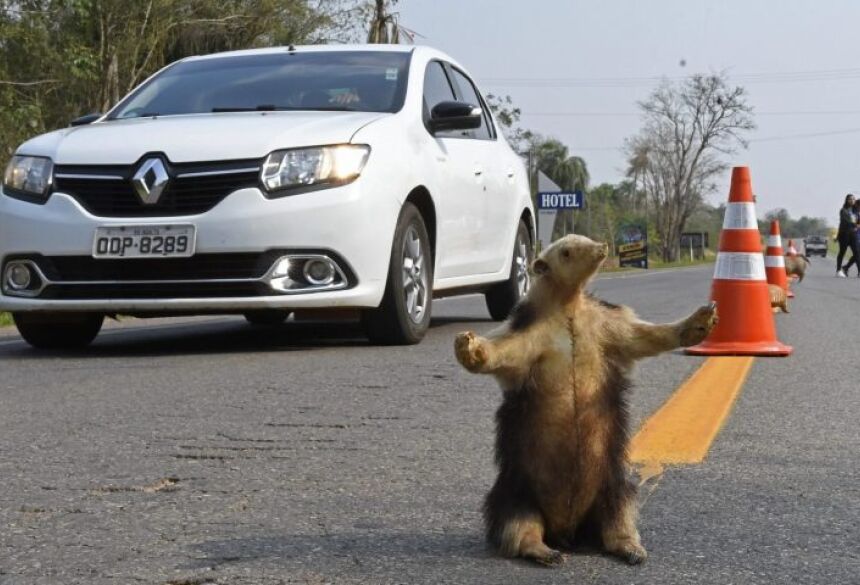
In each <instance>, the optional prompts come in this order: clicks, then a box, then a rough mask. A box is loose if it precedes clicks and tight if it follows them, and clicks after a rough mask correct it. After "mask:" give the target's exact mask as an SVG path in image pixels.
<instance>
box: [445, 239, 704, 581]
mask: <svg viewBox="0 0 860 585" xmlns="http://www.w3.org/2000/svg"><path fill="white" fill-rule="evenodd" d="M606 255H607V246H606V245H605V244H599V243H596V242H593V241H592V240H590V239H588V238H585V237H583V236H567V237H565V238H563V239H561V240H558V241H557V242H555V243H554V244H552V245H551V246H550V247H549V248H547V249H546V251H544V253H543V254H541V256H540V258H538V259H537V260H536V261H535V262H534V264H533V270H532V271H533V273H534V280H533V283H532V288H531V290H530V291H529V293H528V295H527V297H526V298H525V299H524V300H523V301H522V302H521V303H520V304H519V305H518V306H517V307H516V308H515V309H514V311H513V312H512V314H511V316H510V317H509V319H508V321H506V323H505V324H504V325H503V326H502V327H501V328H500V329H499V330H497V331H495V332H493V333H491V334H490V335H489V336H487V337H479V336H477V335H476V334H474V333H472V332H467V333H461V334H459V335H458V336H457V339H456V341H455V352H456V355H457V359H458V360H459V362H460V363H461V364H462V365H463V366H464V367H465V368H466V369H467V370H469V371H470V372H474V373H485V374H493V375H494V376H495V377H496V379H497V380H498V382H499V384H500V385H501V387H502V390H503V395H504V399H503V403H502V406H501V407H500V408H499V410H498V412H497V414H496V422H497V433H496V463H497V465H498V467H499V475H498V478H497V479H496V482H495V485H494V486H493V488H492V489H491V490H490V493H489V494H488V495H487V498H486V501H485V504H484V519H485V523H486V529H487V538H488V540H489V541H490V543H491V544H492V545H493V546H495V547H496V549H497V550H498V551H499V552H500V553H501V554H502V555H504V556H507V557H523V558H527V559H531V560H534V561H537V562H539V563H543V564H549V565H553V564H558V563H560V562H561V561H562V560H563V557H562V555H561V553H560V552H559V551H558V550H556V549H554V548H551V546H558V547H565V548H570V545H571V543H572V539H573V537H574V535H575V534H577V533H578V532H579V531H581V529H583V528H586V527H588V528H593V529H596V530H595V532H596V533H597V534H599V536H600V537H601V539H602V543H603V546H604V547H605V549H606V550H607V551H609V552H610V553H613V554H615V555H618V556H620V557H622V558H624V559H625V560H627V561H628V562H630V563H633V564H635V563H639V562H642V561H643V560H644V559H645V557H646V552H645V549H644V548H643V547H642V544H641V542H640V539H639V532H638V530H637V528H636V519H637V506H636V493H635V486H634V485H633V484H632V483H631V482H629V481H628V478H627V464H626V460H627V457H626V450H627V440H628V437H627V406H626V394H627V391H628V388H629V383H628V381H627V373H628V371H629V370H630V368H631V367H632V365H633V363H634V362H635V361H636V360H638V359H641V358H644V357H648V356H653V355H657V354H659V353H662V352H665V351H669V350H672V349H675V348H677V347H679V346H689V345H694V344H696V343H699V342H700V341H702V340H703V339H704V338H705V336H706V335H707V334H708V332H710V330H711V328H712V327H713V325H714V323H715V322H716V311H715V308H714V306H709V307H702V308H700V309H699V310H697V311H696V312H695V313H693V314H692V315H691V316H690V317H688V318H686V319H684V320H682V321H678V322H677V323H671V324H667V325H655V324H652V323H648V322H645V321H642V320H640V319H638V318H637V317H636V315H635V314H634V313H633V311H632V310H631V309H629V308H627V307H619V306H615V305H611V304H609V303H604V302H602V301H600V300H598V299H595V298H594V297H592V296H590V295H589V294H588V293H586V292H585V286H586V284H587V283H588V282H589V280H590V279H591V278H592V276H593V275H594V273H595V272H596V271H597V269H598V267H599V266H600V265H601V263H602V262H603V261H604V259H605V258H606Z"/></svg>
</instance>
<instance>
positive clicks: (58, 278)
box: [0, 249, 357, 300]
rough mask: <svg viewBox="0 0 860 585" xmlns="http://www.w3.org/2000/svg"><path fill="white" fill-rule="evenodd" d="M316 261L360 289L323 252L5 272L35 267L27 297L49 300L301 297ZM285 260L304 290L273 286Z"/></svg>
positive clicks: (77, 262)
mask: <svg viewBox="0 0 860 585" xmlns="http://www.w3.org/2000/svg"><path fill="white" fill-rule="evenodd" d="M317 256H322V257H326V258H330V259H331V261H332V262H334V263H335V265H336V266H337V267H338V270H340V274H341V277H342V279H343V280H344V287H342V288H349V287H352V286H355V285H356V283H357V279H356V277H355V273H354V272H353V271H352V270H351V269H350V267H349V266H348V265H347V264H346V262H345V261H344V260H343V258H342V257H341V256H339V255H338V254H337V253H336V252H333V251H329V250H318V249H289V250H287V249H273V250H266V251H263V252H236V253H232V252H231V253H218V254H196V255H194V256H191V257H189V258H123V259H95V258H92V257H90V256H43V255H41V254H13V255H10V256H8V257H7V258H6V262H5V263H4V265H3V266H2V267H0V268H2V270H0V273H2V272H3V271H4V270H5V267H6V265H7V264H8V263H9V262H15V261H18V262H24V263H29V264H32V265H35V267H36V268H37V269H38V270H37V271H36V272H37V276H38V277H39V278H38V281H39V283H40V285H42V286H43V288H40V289H39V290H38V291H35V294H29V295H26V296H29V297H32V298H39V299H48V300H110V299H197V298H238V297H260V296H273V295H279V294H284V293H289V292H291V291H295V292H301V290H299V289H300V288H301V286H307V287H308V288H311V287H310V284H309V283H307V281H306V280H305V279H304V276H303V269H302V267H303V259H307V258H310V257H317ZM284 257H288V258H290V265H289V268H288V271H287V273H286V274H287V280H288V281H291V282H293V283H298V284H299V285H301V286H299V287H298V288H291V291H288V290H284V289H283V288H277V287H273V286H272V285H271V280H272V279H270V278H269V272H270V270H271V269H272V267H273V266H275V265H276V263H279V261H280V260H281V259H283V258H284ZM276 280H277V279H276ZM5 294H9V291H6V292H5ZM20 296H23V295H20Z"/></svg>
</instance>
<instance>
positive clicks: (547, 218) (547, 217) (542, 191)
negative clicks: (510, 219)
mask: <svg viewBox="0 0 860 585" xmlns="http://www.w3.org/2000/svg"><path fill="white" fill-rule="evenodd" d="M584 207H585V195H584V194H583V192H582V191H562V190H561V189H560V188H559V186H558V185H556V184H555V183H553V182H552V180H551V179H550V178H549V177H547V176H546V175H545V174H543V173H542V172H540V171H538V194H537V214H538V245H539V246H540V248H539V250H545V249H546V247H547V246H549V245H550V243H552V229H553V227H554V226H555V218H556V215H558V212H559V211H564V210H567V209H583V208H584Z"/></svg>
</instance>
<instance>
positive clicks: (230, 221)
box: [0, 181, 397, 313]
mask: <svg viewBox="0 0 860 585" xmlns="http://www.w3.org/2000/svg"><path fill="white" fill-rule="evenodd" d="M361 189H362V187H361V182H360V181H359V182H356V183H353V184H351V185H347V186H344V187H339V188H334V189H329V190H324V191H317V192H311V193H305V194H299V195H292V196H288V197H284V198H280V199H272V200H270V199H266V198H265V197H263V195H262V193H260V192H259V190H257V189H255V188H248V189H241V190H239V191H236V192H234V193H232V194H231V195H230V196H228V197H227V198H226V199H224V200H223V201H222V202H221V203H219V204H218V205H217V206H216V207H214V208H213V209H211V210H210V211H208V212H207V213H204V214H201V215H196V216H181V217H176V216H171V217H152V218H129V219H121V218H100V217H95V216H93V215H92V214H90V213H89V212H88V211H87V210H85V209H84V208H83V207H82V206H81V205H80V204H78V203H77V202H76V201H75V200H74V199H72V198H71V197H69V196H67V195H64V194H62V193H55V194H54V195H52V196H51V198H50V200H49V201H48V202H47V203H46V204H44V205H35V204H32V203H28V202H24V201H19V200H17V199H12V198H10V197H6V196H3V195H2V194H0V262H2V263H3V265H5V264H6V262H7V261H9V260H10V259H14V258H37V259H38V258H42V257H44V258H52V257H77V258H81V259H85V258H87V257H89V256H90V255H91V253H92V246H93V236H94V233H95V228H96V227H98V226H105V225H146V224H151V225H159V224H165V223H191V224H194V225H195V226H196V228H197V245H196V251H195V256H194V257H192V258H196V257H198V256H199V257H201V258H204V257H208V258H213V257H219V256H218V255H224V256H225V257H229V256H230V255H240V254H258V255H260V256H262V257H264V258H270V259H272V260H271V261H272V262H273V261H274V260H273V259H275V258H277V257H278V254H280V253H283V254H289V253H293V252H302V251H305V252H306V251H309V250H310V251H314V252H315V253H316V252H319V251H322V252H323V253H327V252H328V253H330V255H331V256H332V257H334V258H337V259H338V263H339V264H340V265H342V267H343V268H344V271H345V272H347V273H348V274H349V275H350V282H349V286H348V287H346V288H344V289H342V290H332V291H330V290H315V291H309V292H298V293H297V292H292V293H289V294H284V293H283V291H279V290H276V289H275V288H273V287H271V286H269V285H268V284H267V281H266V280H265V279H263V278H260V275H258V274H255V275H253V277H250V276H246V277H245V278H243V279H241V280H242V284H243V286H238V284H239V283H238V282H226V281H225V279H223V278H219V276H220V275H219V274H217V270H216V272H215V273H212V272H211V271H210V272H209V273H207V274H206V275H205V276H203V277H199V278H198V276H195V277H194V278H191V277H189V278H184V277H182V275H179V276H180V278H177V275H176V274H169V275H167V274H165V278H161V277H159V276H158V275H154V276H146V277H145V281H143V282H141V280H140V278H139V277H134V280H133V281H132V282H124V283H122V285H123V286H122V287H119V288H116V287H115V288H114V289H111V288H110V287H107V288H105V287H104V286H103V287H102V288H101V289H98V288H97V287H95V288H94V287H90V288H79V289H78V291H84V292H83V293H81V292H77V293H76V294H74V295H72V296H73V298H68V295H66V297H64V298H49V297H51V296H55V297H56V295H55V294H54V295H51V294H44V295H43V296H37V297H34V298H26V297H19V296H12V295H8V294H4V293H3V292H2V291H0V310H5V311H16V312H17V311H99V312H106V313H122V312H130V313H131V312H134V313H145V312H159V313H164V312H173V311H175V312H183V313H193V312H196V311H200V312H210V311H218V312H231V311H236V312H242V311H247V310H252V309H269V308H279V309H302V308H335V307H336V308H362V307H376V306H378V305H379V303H380V302H381V299H382V295H383V292H384V289H385V281H386V278H387V273H388V258H389V257H390V251H391V239H392V234H393V230H394V222H395V221H396V217H397V209H396V203H395V202H394V200H393V198H392V201H391V203H389V204H385V203H384V202H381V201H380V199H381V198H379V197H366V196H364V195H363V194H362V192H361ZM94 262H122V263H126V262H127V263H133V262H137V261H136V260H132V259H129V260H120V261H115V260H111V261H94ZM147 262H155V263H158V262H160V261H159V260H147ZM41 266H42V265H41V264H40V267H41ZM165 267H167V265H166V264H165ZM174 272H175V271H174ZM48 277H49V279H50V280H51V281H52V282H53V281H55V280H57V276H56V275H51V274H49V275H48ZM213 277H214V278H213ZM60 280H62V279H60ZM75 280H80V278H77V279H75ZM86 280H99V279H98V278H95V277H93V278H90V277H87V278H86ZM228 280H229V279H228ZM100 282H101V281H100ZM203 283H205V284H203ZM219 283H220V284H219ZM244 285H248V286H244ZM135 287H139V290H140V296H139V297H137V296H136V294H135V290H137V289H135ZM66 288H69V287H66ZM120 288H121V292H119V291H120ZM192 289H193V292H192ZM208 289H211V290H212V294H211V295H207V294H206V290H208ZM47 290H48V289H46V293H47ZM160 290H161V291H164V294H163V295H162V294H160V293H159V291H160ZM86 291H90V293H87V292H86ZM88 294H91V296H92V298H87V295H88Z"/></svg>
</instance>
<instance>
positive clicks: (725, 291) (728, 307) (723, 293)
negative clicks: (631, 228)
mask: <svg viewBox="0 0 860 585" xmlns="http://www.w3.org/2000/svg"><path fill="white" fill-rule="evenodd" d="M711 300H713V301H715V302H716V303H717V311H718V312H719V315H720V321H719V323H717V325H716V327H714V329H713V331H711V333H710V335H708V337H707V338H706V339H705V340H704V341H703V342H702V343H700V344H699V345H694V346H693V347H688V348H687V350H686V351H687V353H689V354H692V355H760V356H786V355H789V354H790V353H791V352H792V348H791V347H789V346H787V345H783V344H782V343H780V342H779V341H778V340H777V339H776V327H775V325H774V322H773V313H772V312H771V309H770V295H769V292H768V288H767V280H766V279H765V267H764V258H763V257H762V254H761V235H760V234H759V231H758V220H757V219H756V214H755V203H754V202H753V195H752V186H751V184H750V170H749V168H748V167H735V168H734V169H732V186H731V190H730V191H729V204H728V206H727V207H726V215H725V217H724V218H723V231H722V232H721V233H720V247H719V252H718V253H717V264H716V267H715V268H714V283H713V285H712V287H711Z"/></svg>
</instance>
